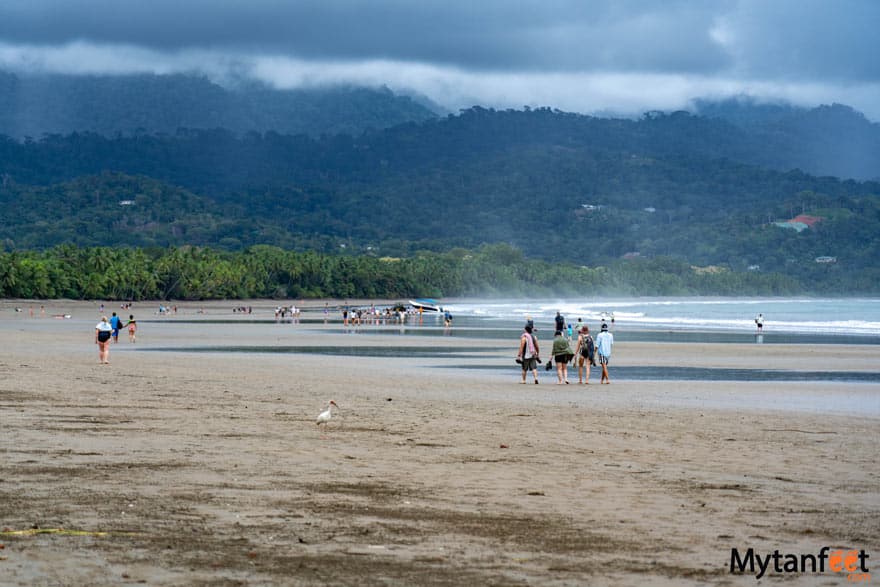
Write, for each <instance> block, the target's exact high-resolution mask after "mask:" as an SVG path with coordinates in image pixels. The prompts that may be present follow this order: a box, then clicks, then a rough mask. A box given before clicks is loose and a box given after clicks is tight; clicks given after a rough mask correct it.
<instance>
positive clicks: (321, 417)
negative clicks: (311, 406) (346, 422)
mask: <svg viewBox="0 0 880 587" xmlns="http://www.w3.org/2000/svg"><path fill="white" fill-rule="evenodd" d="M333 408H336V409H339V406H338V405H336V402H335V401H333V400H332V399H331V400H330V401H329V402H328V403H327V409H326V410H324V411H323V412H321V413H320V414H318V418H317V419H316V420H315V423H316V424H317V425H318V426H320V425H321V424H327V423H328V422H329V421H330V418H331V417H332V416H333Z"/></svg>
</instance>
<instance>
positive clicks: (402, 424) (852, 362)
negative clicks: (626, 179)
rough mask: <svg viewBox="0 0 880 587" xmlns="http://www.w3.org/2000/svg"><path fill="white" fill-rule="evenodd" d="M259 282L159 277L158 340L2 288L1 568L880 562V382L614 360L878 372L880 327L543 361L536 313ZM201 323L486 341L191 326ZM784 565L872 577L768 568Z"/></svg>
mask: <svg viewBox="0 0 880 587" xmlns="http://www.w3.org/2000/svg"><path fill="white" fill-rule="evenodd" d="M41 303H43V304H45V305H46V317H45V318H41V317H40V315H39V310H37V312H36V316H35V317H33V318H30V317H29V315H28V312H27V308H28V307H29V306H33V307H35V308H37V309H38V308H39V304H41ZM253 304H254V305H255V307H257V309H258V314H257V315H254V316H251V317H246V316H237V315H233V314H232V313H231V308H232V306H233V305H237V303H233V302H225V303H209V304H193V303H189V304H180V310H179V313H178V315H177V316H171V317H167V318H160V317H158V316H156V315H155V314H154V313H153V312H154V309H155V306H156V305H157V304H152V305H147V304H139V305H137V307H135V308H134V309H133V310H132V311H131V313H134V314H135V315H136V317H137V318H138V320H139V324H140V327H139V331H138V341H137V343H134V344H132V343H129V342H128V337H127V334H125V333H123V334H121V335H120V342H119V343H117V344H115V345H113V347H112V349H111V354H110V361H111V363H110V365H99V364H98V353H97V349H96V346H95V344H94V324H95V322H96V321H97V318H98V316H99V314H98V310H97V307H96V305H95V304H89V303H85V302H64V301H57V302H36V303H33V304H30V303H27V302H14V301H3V302H2V303H0V344H2V348H3V349H4V351H3V353H2V355H0V375H2V378H3V381H2V382H0V454H2V458H0V528H2V530H3V533H2V535H0V545H2V549H0V584H3V585H86V584H89V585H109V584H112V585H119V584H129V583H146V584H149V585H294V584H295V585H323V584H334V585H354V584H358V585H361V584H366V585H376V584H382V585H388V584H395V585H396V584H400V585H435V584H436V585H512V584H513V585H515V584H541V585H582V584H591V585H634V586H635V585H646V584H651V585H706V584H710V585H752V584H755V583H756V581H755V575H754V574H752V573H749V572H746V573H743V574H731V573H730V571H729V567H730V561H731V549H732V548H737V549H739V551H740V552H745V551H746V550H747V549H749V548H753V549H754V550H755V552H756V553H772V552H773V551H774V550H779V551H780V552H783V553H793V554H798V555H800V554H815V553H818V552H819V550H820V549H821V548H822V547H825V546H828V547H831V548H832V549H835V548H836V549H845V550H862V549H864V550H865V551H866V552H867V553H868V554H869V555H870V557H871V558H870V559H868V567H869V568H871V570H872V571H874V572H872V573H871V574H872V578H873V581H877V580H878V578H880V567H878V568H877V569H874V565H880V562H878V561H880V462H878V461H880V459H878V456H877V445H878V440H880V385H878V384H874V383H846V382H800V383H795V382H787V381H774V382H766V383H765V382H755V381H750V382H735V381H668V380H666V381H627V380H622V379H616V378H615V375H614V367H615V366H627V365H660V366H668V365H676V366H692V367H704V368H734V369H755V368H764V369H785V370H795V371H836V372H846V371H852V372H877V371H878V370H880V347H878V346H870V345H863V346H862V345H836V346H834V347H833V348H829V347H827V346H821V345H738V344H690V343H688V344H664V343H647V342H645V343H636V342H631V343H628V342H627V341H626V340H624V339H621V340H620V341H619V342H618V344H617V345H616V346H615V349H614V356H613V362H612V370H611V375H612V381H613V383H612V385H609V386H600V385H596V384H595V383H596V382H597V381H598V380H594V383H593V384H591V385H589V386H579V385H563V386H557V385H554V384H553V383H554V381H555V377H554V376H553V375H552V374H551V373H545V372H544V371H543V370H542V371H541V374H540V376H541V384H540V385H532V384H529V385H520V384H519V371H518V367H517V366H516V365H515V364H514V362H513V356H514V354H515V350H514V349H515V346H516V342H517V341H516V338H515V337H514V338H512V339H511V340H510V341H489V342H486V341H483V340H479V339H465V338H456V339H451V338H450V337H444V336H443V335H442V332H438V333H437V336H409V337H407V336H394V335H393V334H380V333H378V332H372V331H370V330H369V327H364V328H362V329H360V330H359V331H358V332H356V333H346V332H342V331H341V329H340V326H341V325H340V324H339V316H337V315H331V322H330V323H329V324H326V325H325V324H322V323H320V322H316V323H312V322H308V323H302V324H298V325H290V324H272V323H271V322H263V323H254V322H253V321H249V319H248V318H253V319H256V318H263V319H266V318H271V312H270V311H269V310H268V309H269V308H270V307H271V305H272V304H273V302H267V301H263V302H253ZM15 307H21V308H23V309H24V311H23V312H15V311H14V308H15ZM321 307H323V301H322V302H313V303H309V304H308V305H307V307H306V312H305V316H304V317H305V318H316V317H318V318H320V317H321V315H322V314H321V311H320V308H321ZM200 308H205V311H206V313H204V314H201V313H196V311H197V309H200ZM120 313H122V314H123V315H125V316H127V315H128V313H129V311H120ZM55 314H61V315H63V314H70V315H71V316H72V319H55V318H52V317H51V316H53V315H55ZM212 318H215V319H216V318H224V319H227V318H228V319H229V320H230V323H222V324H218V323H208V322H205V323H199V321H205V320H210V319H212ZM236 320H238V322H236ZM544 344H548V342H547V341H545V342H544ZM204 346H245V347H246V346H260V347H295V346H301V347H351V346H358V347H361V346H363V347H369V348H373V349H381V348H388V347H393V346H406V347H424V348H425V349H426V350H430V349H432V348H436V347H452V346H454V347H461V348H462V349H464V350H465V351H468V356H467V357H465V358H461V357H458V356H451V357H443V356H439V357H437V356H348V355H345V354H342V355H332V356H330V355H322V354H315V353H309V354H303V353H294V352H289V351H288V352H279V353H275V352H259V353H244V352H238V353H224V352H187V351H186V348H187V347H204ZM548 347H549V344H548ZM158 349H177V350H173V351H162V350H158ZM469 365H470V366H474V365H477V366H489V367H493V368H492V369H483V368H467V367H468V366H469ZM501 366H509V369H501V368H499V367H501ZM573 380H574V381H575V382H576V381H577V375H576V374H575V375H574V378H573ZM330 399H334V400H335V401H336V402H337V403H338V405H339V406H340V411H339V413H338V414H337V415H335V416H334V418H333V419H332V420H331V422H330V423H329V425H328V426H327V427H326V428H325V429H319V427H318V426H316V424H315V417H316V415H317V414H318V412H320V411H321V409H322V408H323V406H324V405H325V404H326V402H327V401H328V400H330ZM771 564H772V563H771ZM786 579H788V580H792V579H795V580H796V584H814V585H841V584H847V583H848V581H847V574H846V573H825V574H811V573H806V574H800V573H774V572H772V571H771V572H768V573H767V575H766V576H765V578H764V580H765V581H767V580H769V581H771V582H774V583H776V582H780V581H782V580H786Z"/></svg>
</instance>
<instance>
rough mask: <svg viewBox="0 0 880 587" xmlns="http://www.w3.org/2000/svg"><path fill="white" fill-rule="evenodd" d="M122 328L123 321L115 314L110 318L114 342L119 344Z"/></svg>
mask: <svg viewBox="0 0 880 587" xmlns="http://www.w3.org/2000/svg"><path fill="white" fill-rule="evenodd" d="M121 327H122V319H121V318H120V317H119V316H117V315H116V312H113V316H111V317H110V328H112V329H113V342H119V329H120V328H121Z"/></svg>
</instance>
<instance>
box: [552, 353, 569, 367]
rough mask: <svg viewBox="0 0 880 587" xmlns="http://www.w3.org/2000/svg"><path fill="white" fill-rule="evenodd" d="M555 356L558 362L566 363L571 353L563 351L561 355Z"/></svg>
mask: <svg viewBox="0 0 880 587" xmlns="http://www.w3.org/2000/svg"><path fill="white" fill-rule="evenodd" d="M553 358H554V359H555V360H556V362H557V363H561V364H563V365H565V364H567V363H568V360H569V359H570V358H571V355H569V354H568V353H563V354H561V355H556V356H555V357H553Z"/></svg>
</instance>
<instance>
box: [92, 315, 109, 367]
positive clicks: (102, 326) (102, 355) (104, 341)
mask: <svg viewBox="0 0 880 587" xmlns="http://www.w3.org/2000/svg"><path fill="white" fill-rule="evenodd" d="M112 333H113V327H112V326H110V323H109V322H108V321H107V316H101V321H100V322H98V324H97V325H95V344H96V345H98V361H99V362H100V363H101V364H102V365H109V364H110V336H111V334H112Z"/></svg>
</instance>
